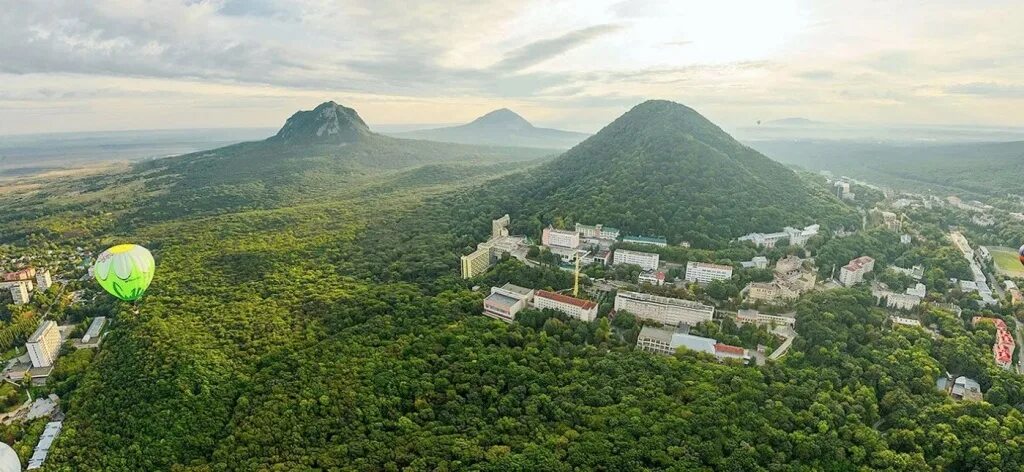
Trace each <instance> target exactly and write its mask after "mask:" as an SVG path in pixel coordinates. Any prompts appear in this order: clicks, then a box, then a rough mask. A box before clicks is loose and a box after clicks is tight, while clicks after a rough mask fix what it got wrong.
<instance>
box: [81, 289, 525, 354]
mask: <svg viewBox="0 0 1024 472" xmlns="http://www.w3.org/2000/svg"><path fill="white" fill-rule="evenodd" d="M533 296H534V291H533V290H532V289H528V288H524V287H520V286H518V285H513V284H508V283H507V284H505V285H503V286H501V287H491V294H490V295H488V296H487V298H485V299H484V315H487V316H490V317H491V318H497V319H499V320H501V321H505V322H508V323H511V322H512V321H513V320H515V318H516V313H519V311H520V310H522V309H523V308H526V306H527V305H528V304H529V303H530V302H531V301H533ZM82 341H83V342H85V340H84V339H83V340H82Z"/></svg>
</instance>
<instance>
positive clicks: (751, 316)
mask: <svg viewBox="0 0 1024 472" xmlns="http://www.w3.org/2000/svg"><path fill="white" fill-rule="evenodd" d="M736 322H737V323H754V324H764V325H770V324H772V323H774V324H775V325H776V326H790V327H793V326H796V318H792V317H789V316H782V315H769V314H767V313H761V312H760V311H757V310H739V311H737V312H736Z"/></svg>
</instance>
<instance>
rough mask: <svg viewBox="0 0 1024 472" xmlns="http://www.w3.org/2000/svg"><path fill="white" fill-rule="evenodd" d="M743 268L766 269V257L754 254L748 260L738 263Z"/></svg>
mask: <svg viewBox="0 0 1024 472" xmlns="http://www.w3.org/2000/svg"><path fill="white" fill-rule="evenodd" d="M740 265H741V266H743V268H744V269H766V268H768V258H767V257H764V256H755V257H754V258H753V259H751V260H749V261H744V262H741V263H740Z"/></svg>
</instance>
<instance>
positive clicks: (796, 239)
mask: <svg viewBox="0 0 1024 472" xmlns="http://www.w3.org/2000/svg"><path fill="white" fill-rule="evenodd" d="M819 229H821V227H820V226H819V225H816V224H815V225H810V226H805V227H804V229H796V228H793V227H791V226H787V227H785V228H783V229H782V231H779V232H777V233H750V234H747V235H745V236H740V237H739V238H737V239H738V240H739V241H750V242H752V243H754V245H756V246H761V247H768V248H772V247H775V244H776V243H778V242H779V241H781V240H783V239H788V240H789V244H790V245H793V246H803V245H804V244H806V243H807V240H808V239H811V237H812V236H815V235H817V234H818V230H819Z"/></svg>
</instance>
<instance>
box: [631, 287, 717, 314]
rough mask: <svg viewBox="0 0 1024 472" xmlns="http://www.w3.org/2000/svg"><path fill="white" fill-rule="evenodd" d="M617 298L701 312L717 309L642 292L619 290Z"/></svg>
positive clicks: (691, 301)
mask: <svg viewBox="0 0 1024 472" xmlns="http://www.w3.org/2000/svg"><path fill="white" fill-rule="evenodd" d="M616 296H618V297H625V298H631V299H633V300H640V301H645V302H652V303H661V304H665V305H675V306H681V307H685V308H696V309H700V310H714V309H715V307H713V306H711V305H705V304H703V303H700V302H695V301H693V300H683V299H682V298H669V297H662V296H660V295H651V294H649V293H640V292H630V291H628V290H619V292H618V294H617V295H616Z"/></svg>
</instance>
